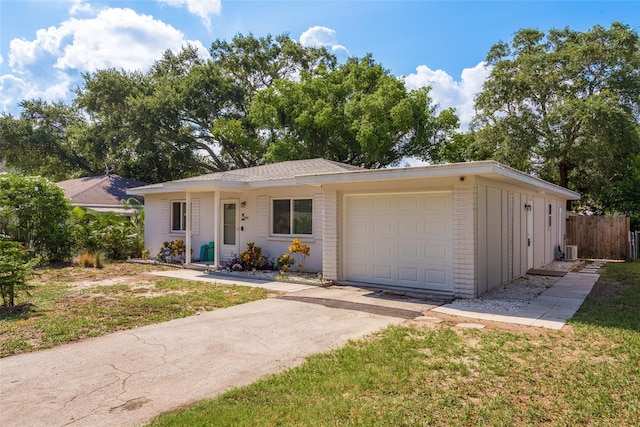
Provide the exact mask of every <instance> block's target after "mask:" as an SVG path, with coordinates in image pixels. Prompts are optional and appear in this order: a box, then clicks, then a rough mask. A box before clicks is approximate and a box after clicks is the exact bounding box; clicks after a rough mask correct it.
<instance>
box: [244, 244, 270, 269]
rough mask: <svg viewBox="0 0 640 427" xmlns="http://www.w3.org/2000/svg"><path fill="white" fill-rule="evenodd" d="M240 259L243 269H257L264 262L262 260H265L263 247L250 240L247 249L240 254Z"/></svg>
mask: <svg viewBox="0 0 640 427" xmlns="http://www.w3.org/2000/svg"><path fill="white" fill-rule="evenodd" d="M238 261H239V262H240V264H241V265H242V269H243V270H255V269H256V268H258V267H259V266H260V264H262V261H264V256H263V255H262V248H261V247H260V246H256V244H255V242H248V243H247V249H246V250H244V251H242V252H240V255H238Z"/></svg>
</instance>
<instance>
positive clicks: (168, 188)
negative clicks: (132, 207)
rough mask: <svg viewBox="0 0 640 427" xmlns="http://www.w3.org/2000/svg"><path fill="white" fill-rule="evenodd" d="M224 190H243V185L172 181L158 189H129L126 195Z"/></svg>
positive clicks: (226, 182) (227, 182) (222, 182)
mask: <svg viewBox="0 0 640 427" xmlns="http://www.w3.org/2000/svg"><path fill="white" fill-rule="evenodd" d="M224 188H232V189H242V188H245V185H244V183H242V182H235V181H186V182H184V181H183V182H175V181H174V182H165V183H163V184H162V186H159V187H152V188H146V187H138V188H130V189H128V190H127V194H130V195H140V196H144V195H145V194H162V193H176V192H186V191H198V190H200V191H202V190H211V191H215V190H216V189H224Z"/></svg>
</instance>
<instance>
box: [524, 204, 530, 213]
mask: <svg viewBox="0 0 640 427" xmlns="http://www.w3.org/2000/svg"><path fill="white" fill-rule="evenodd" d="M524 210H525V211H530V210H531V203H529V202H527V203H525V204H524Z"/></svg>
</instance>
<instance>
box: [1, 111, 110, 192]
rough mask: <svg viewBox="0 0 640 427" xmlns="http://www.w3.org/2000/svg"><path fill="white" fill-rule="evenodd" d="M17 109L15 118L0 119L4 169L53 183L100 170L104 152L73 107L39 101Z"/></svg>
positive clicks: (4, 116) (103, 163)
mask: <svg viewBox="0 0 640 427" xmlns="http://www.w3.org/2000/svg"><path fill="white" fill-rule="evenodd" d="M20 106H21V107H22V112H21V114H20V117H19V118H14V117H12V116H10V115H2V116H0V160H2V161H4V162H6V164H7V165H8V166H11V167H12V168H14V169H15V170H18V171H20V172H23V173H26V174H30V175H42V176H46V177H48V178H50V179H53V180H56V181H58V180H64V179H68V178H71V177H72V176H75V175H78V174H93V173H94V172H96V171H100V170H103V169H104V165H105V158H104V149H103V147H100V146H96V144H98V142H97V141H95V140H92V139H91V138H89V135H88V133H89V129H88V123H87V122H86V119H85V118H84V117H83V115H82V112H81V111H80V110H79V109H77V108H76V107H75V106H73V105H71V106H68V105H65V104H62V103H48V102H46V101H42V100H39V99H38V100H25V101H23V102H22V103H21V104H20ZM92 144H93V145H92Z"/></svg>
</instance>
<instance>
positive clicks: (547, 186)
mask: <svg viewBox="0 0 640 427" xmlns="http://www.w3.org/2000/svg"><path fill="white" fill-rule="evenodd" d="M494 166H495V173H497V174H499V175H501V176H504V177H506V178H511V179H515V180H517V181H520V182H521V183H523V184H528V185H531V186H534V187H537V188H538V189H539V190H538V191H544V192H549V193H553V194H556V195H558V196H560V197H562V198H565V199H568V200H580V193H577V192H575V191H572V190H569V189H568V188H564V187H560V186H559V185H555V184H552V183H550V182H547V181H545V180H543V179H540V178H537V177H535V176H531V175H527V174H526V173H523V172H520V171H518V170H516V169H513V168H510V167H508V166H505V165H503V164H500V163H495V164H494Z"/></svg>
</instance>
